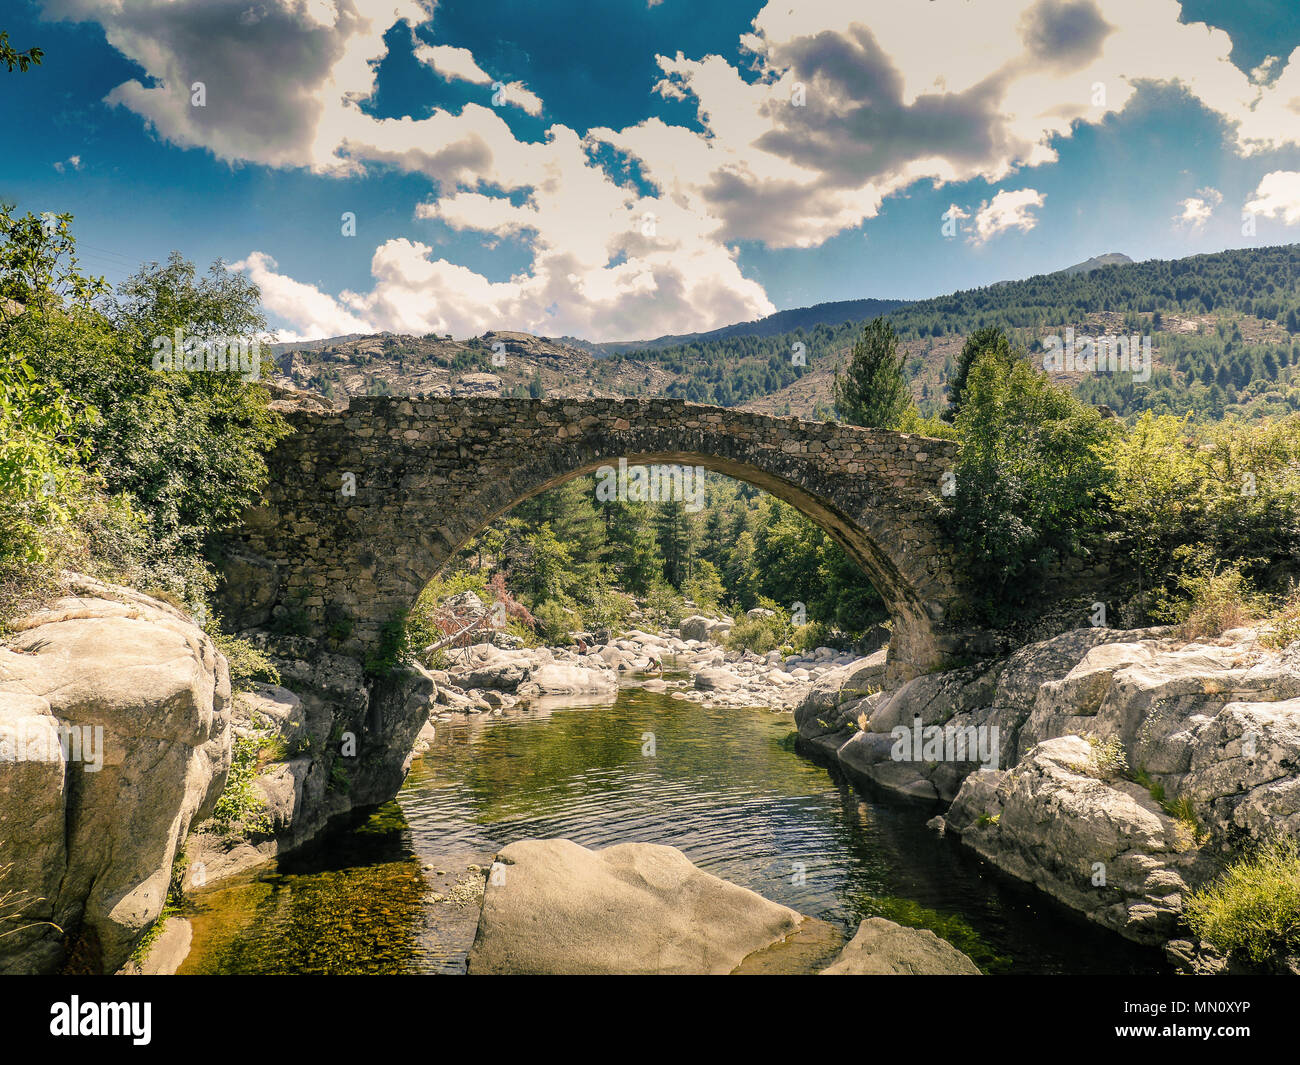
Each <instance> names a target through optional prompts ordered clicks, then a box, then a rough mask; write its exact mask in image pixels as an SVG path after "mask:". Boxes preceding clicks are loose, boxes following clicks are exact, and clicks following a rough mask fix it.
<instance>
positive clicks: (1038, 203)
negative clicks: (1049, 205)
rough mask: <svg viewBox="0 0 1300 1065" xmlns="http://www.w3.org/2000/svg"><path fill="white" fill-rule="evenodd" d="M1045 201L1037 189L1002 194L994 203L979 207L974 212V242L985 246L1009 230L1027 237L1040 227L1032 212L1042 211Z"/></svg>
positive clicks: (972, 237) (995, 198)
mask: <svg viewBox="0 0 1300 1065" xmlns="http://www.w3.org/2000/svg"><path fill="white" fill-rule="evenodd" d="M1045 199H1046V197H1045V196H1044V195H1043V194H1042V193H1041V192H1039V191H1038V190H1037V189H1017V190H1016V191H1015V192H1009V191H1007V190H1005V189H1004V190H1003V191H1002V192H999V193H998V194H997V195H996V196H994V197H993V199H992V200H989V201H987V202H985V203H982V204H980V209H979V210H978V211H976V212H975V232H974V233H973V234H972V235H971V241H972V242H973V243H975V244H983V243H985V242H986V241H989V240H991V239H992V238H993V237H996V236H998V235H999V234H1001V233H1005V232H1007V230H1010V229H1018V230H1020V231H1021V232H1022V233H1028V232H1029V231H1030V230H1031V229H1033V228H1034V226H1036V225H1038V219H1037V218H1036V217H1035V216H1034V215H1033V213H1032V209H1033V208H1035V207H1042V206H1043V201H1044V200H1045Z"/></svg>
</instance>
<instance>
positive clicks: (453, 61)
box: [414, 44, 542, 116]
mask: <svg viewBox="0 0 1300 1065" xmlns="http://www.w3.org/2000/svg"><path fill="white" fill-rule="evenodd" d="M414 55H415V58H416V59H418V60H419V61H420V62H421V63H425V64H427V65H428V66H431V67H432V68H433V69H434V70H436V71H437V72H438V73H439V74H441V75H442V76H443V77H444V78H447V79H449V80H459V81H468V82H471V83H472V84H474V85H491V86H492V88H493V90H494V91H493V95H492V103H493V104H494V105H499V104H502V103H508V104H514V105H515V106H516V107H520V108H523V110H525V111H526V112H528V114H530V115H534V116H536V115H540V114H541V113H542V100H541V97H540V96H538V95H537V94H536V93H535V92H532V91H531V90H530V89H529V88H528V86H527V85H525V84H524V83H523V82H522V81H510V82H499V81H494V80H493V79H492V75H490V74H489V73H488V72H487V71H485V70H484V69H483V68H482V67H480V66H479V65H478V63H477V62H476V61H475V59H474V54H473V53H472V52H471V51H470V50H469V49H468V48H456V47H454V46H452V45H449V44H422V45H419V46H418V47H417V48H416V49H415V52H414Z"/></svg>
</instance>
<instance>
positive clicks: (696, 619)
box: [677, 614, 714, 641]
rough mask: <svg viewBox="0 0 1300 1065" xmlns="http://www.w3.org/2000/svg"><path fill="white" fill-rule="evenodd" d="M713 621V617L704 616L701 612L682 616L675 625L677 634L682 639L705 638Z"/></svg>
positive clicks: (701, 639)
mask: <svg viewBox="0 0 1300 1065" xmlns="http://www.w3.org/2000/svg"><path fill="white" fill-rule="evenodd" d="M713 621H714V619H713V618H706V617H705V616H704V615H703V614H692V615H691V616H690V617H688V618H682V622H681V624H680V625H678V626H677V632H678V635H680V636H681V638H682V639H683V640H700V641H704V640H707V639H708V638H709V628H710V627H711V626H712V625H713Z"/></svg>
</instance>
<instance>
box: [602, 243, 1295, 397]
mask: <svg viewBox="0 0 1300 1065" xmlns="http://www.w3.org/2000/svg"><path fill="white" fill-rule="evenodd" d="M1298 266H1300V246H1296V245H1286V246H1280V247H1268V248H1251V249H1244V250H1234V251H1225V252H1219V253H1216V254H1213V255H1196V256H1191V257H1189V258H1186V259H1175V260H1152V261H1150V262H1144V263H1132V264H1121V265H1106V266H1101V267H1098V268H1096V269H1093V270H1090V271H1089V272H1087V273H1075V274H1071V273H1066V272H1058V273H1053V274H1042V275H1039V276H1036V277H1031V278H1027V279H1026V280H1023V281H1008V282H1003V283H1000V284H997V285H991V286H988V287H985V288H978V289H969V290H966V291H963V292H955V293H952V294H951V295H947V296H939V297H935V298H933V299H928V300H920V301H917V302H914V303H909V304H907V305H905V306H902V307H899V308H897V309H896V310H894V311H893V312H891V313H890V314H889V316H888V317H889V319H890V322H891V324H892V325H893V326H894V329H895V330H896V331H897V333H898V335H899V338H900V340H901V341H902V342H903V345H904V347H905V350H906V351H907V354H908V364H907V367H908V372H909V378H910V379H911V381H912V383H913V391H914V393H915V394H916V397H917V400H918V402H919V404H920V406H921V409H922V411H923V412H926V413H932V412H934V411H937V410H938V409H940V408H941V407H942V406H943V404H944V402H945V399H944V395H943V389H944V386H945V385H946V383H947V381H948V379H949V377H950V376H951V373H952V364H951V357H952V355H953V354H954V353H955V348H956V347H959V346H960V339H961V338H962V337H964V336H965V335H966V334H967V333H969V332H970V331H972V330H974V329H977V328H979V327H980V326H987V325H997V326H1001V327H1003V328H1004V329H1005V330H1006V331H1007V332H1008V334H1009V335H1010V336H1011V337H1012V339H1013V340H1014V341H1015V342H1017V343H1018V344H1020V345H1021V346H1022V347H1024V348H1025V349H1026V350H1028V351H1030V352H1031V353H1035V352H1039V351H1041V344H1042V338H1043V336H1044V335H1046V334H1049V333H1059V332H1062V331H1064V330H1065V329H1066V328H1067V327H1071V328H1073V329H1075V330H1076V332H1079V333H1081V334H1082V333H1087V334H1091V335H1110V334H1123V335H1128V334H1134V333H1136V334H1139V335H1150V336H1151V338H1152V346H1153V349H1154V351H1155V361H1156V371H1155V373H1154V375H1153V376H1152V379H1151V380H1150V381H1149V382H1147V383H1145V384H1143V383H1138V382H1134V381H1131V380H1128V379H1126V378H1125V377H1123V376H1122V375H1110V376H1109V377H1108V376H1105V375H1097V376H1095V377H1091V378H1089V379H1086V380H1085V379H1083V378H1074V379H1073V380H1072V382H1071V383H1073V384H1075V385H1076V387H1077V388H1078V389H1079V392H1080V395H1081V396H1082V397H1083V398H1085V399H1086V400H1087V401H1088V402H1092V403H1105V404H1107V405H1109V406H1110V407H1112V408H1113V409H1114V410H1116V411H1117V412H1118V413H1120V414H1125V415H1127V414H1134V413H1137V412H1139V411H1142V410H1155V411H1158V412H1164V411H1167V412H1171V413H1186V412H1192V413H1194V414H1195V415H1197V416H1198V417H1201V416H1206V417H1209V418H1213V419H1217V418H1221V417H1223V416H1224V415H1226V414H1236V413H1242V414H1269V415H1275V416H1276V415H1281V414H1284V413H1287V412H1291V411H1295V410H1300V381H1298V379H1297V372H1296V367H1297V365H1298V364H1300V291H1297V287H1296V283H1297V267H1298ZM860 328H861V326H860V323H856V322H846V323H843V324H839V325H827V324H821V325H817V326H814V327H812V328H809V329H803V328H800V329H795V330H792V331H790V332H787V333H782V334H780V335H776V336H737V337H720V338H713V339H700V340H693V341H691V342H689V343H684V344H680V345H676V346H672V347H667V348H655V347H646V348H643V349H630V350H628V351H627V352H625V353H623V354H622V355H615V356H611V357H612V358H616V359H617V358H628V359H632V360H635V361H637V362H644V363H657V364H659V365H660V366H662V367H663V368H664V369H666V370H668V371H670V372H671V373H672V374H673V375H674V378H675V379H674V381H673V383H672V384H670V385H669V386H668V388H667V390H666V391H667V394H668V395H671V396H677V397H680V398H683V399H687V400H691V401H694V402H700V403H717V404H720V405H723V406H732V405H742V404H748V405H755V406H762V407H763V408H764V409H769V410H772V411H774V412H777V413H785V412H787V411H786V409H785V408H786V407H787V406H788V407H789V410H788V412H789V413H797V414H804V415H811V414H817V415H821V416H830V414H831V409H830V391H829V381H830V376H831V372H832V371H833V368H834V366H835V365H836V364H838V362H839V361H840V360H841V359H842V358H843V356H844V353H845V352H846V351H847V350H848V348H849V347H850V346H851V344H852V342H853V339H854V336H855V335H856V333H857V332H858V330H859V329H860ZM797 344H802V345H803V348H802V349H798V348H796V347H795V345H797ZM800 356H802V357H803V358H804V359H805V361H806V365H800V364H799V362H798V358H799V357H800ZM819 370H820V371H821V374H820V379H819V383H818V385H817V386H816V387H813V388H811V389H808V388H801V387H800V386H799V385H798V382H800V381H801V380H802V379H803V378H804V377H805V376H812V375H816V374H817V373H818V371H819ZM783 392H784V393H786V394H785V395H784V396H783V395H782V393H783ZM791 399H793V400H794V402H793V403H791V402H790V400H791Z"/></svg>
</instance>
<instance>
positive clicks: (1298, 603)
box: [1261, 584, 1300, 651]
mask: <svg viewBox="0 0 1300 1065" xmlns="http://www.w3.org/2000/svg"><path fill="white" fill-rule="evenodd" d="M1269 622H1270V624H1271V625H1272V631H1271V632H1269V633H1268V634H1266V635H1265V636H1264V638H1263V640H1262V641H1261V642H1262V643H1263V644H1264V646H1265V647H1272V648H1274V649H1275V650H1279V651H1280V650H1282V648H1284V647H1289V646H1290V645H1291V644H1292V643H1294V642H1295V641H1296V640H1300V584H1297V585H1293V586H1292V588H1291V592H1290V594H1289V595H1288V596H1287V597H1286V599H1284V600H1283V601H1282V603H1281V605H1280V606H1279V607H1278V609H1277V611H1276V612H1275V613H1274V614H1273V616H1272V617H1271V618H1269Z"/></svg>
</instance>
